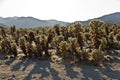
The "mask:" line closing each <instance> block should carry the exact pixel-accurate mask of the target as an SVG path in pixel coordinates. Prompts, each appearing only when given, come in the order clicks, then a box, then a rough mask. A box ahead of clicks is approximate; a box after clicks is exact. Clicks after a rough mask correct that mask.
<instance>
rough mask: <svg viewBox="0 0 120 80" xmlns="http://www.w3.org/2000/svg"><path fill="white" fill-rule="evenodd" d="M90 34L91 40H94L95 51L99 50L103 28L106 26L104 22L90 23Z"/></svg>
mask: <svg viewBox="0 0 120 80" xmlns="http://www.w3.org/2000/svg"><path fill="white" fill-rule="evenodd" d="M89 25H90V27H91V30H90V33H91V40H92V43H93V44H92V46H93V48H94V49H98V48H99V45H100V40H99V39H100V38H101V33H102V29H101V28H102V27H103V26H104V22H101V21H91V22H90V24H89Z"/></svg>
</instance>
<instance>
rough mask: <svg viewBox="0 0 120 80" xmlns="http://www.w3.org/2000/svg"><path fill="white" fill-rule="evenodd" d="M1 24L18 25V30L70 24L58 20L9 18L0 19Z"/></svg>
mask: <svg viewBox="0 0 120 80" xmlns="http://www.w3.org/2000/svg"><path fill="white" fill-rule="evenodd" d="M0 23H2V24H4V25H7V26H13V25H16V27H18V28H20V27H23V28H24V27H29V28H32V27H42V26H53V25H55V24H60V25H62V26H63V25H67V24H68V22H63V21H57V20H39V19H36V18H33V17H8V18H2V17H0Z"/></svg>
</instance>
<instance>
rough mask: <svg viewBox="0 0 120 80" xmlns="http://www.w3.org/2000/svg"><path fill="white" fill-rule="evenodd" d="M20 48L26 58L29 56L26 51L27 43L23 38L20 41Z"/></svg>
mask: <svg viewBox="0 0 120 80" xmlns="http://www.w3.org/2000/svg"><path fill="white" fill-rule="evenodd" d="M19 46H20V48H21V50H22V51H23V53H24V54H25V56H27V51H26V48H27V47H26V41H25V38H24V37H21V38H20V39H19Z"/></svg>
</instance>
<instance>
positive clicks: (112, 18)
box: [80, 12, 120, 24]
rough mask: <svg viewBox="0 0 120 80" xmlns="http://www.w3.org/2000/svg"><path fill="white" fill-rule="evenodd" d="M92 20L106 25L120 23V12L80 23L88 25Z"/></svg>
mask: <svg viewBox="0 0 120 80" xmlns="http://www.w3.org/2000/svg"><path fill="white" fill-rule="evenodd" d="M91 20H101V21H104V22H106V23H120V12H116V13H112V14H108V15H104V16H102V17H98V18H94V19H89V20H87V21H80V22H81V23H83V24H88V23H89V22H90V21H91Z"/></svg>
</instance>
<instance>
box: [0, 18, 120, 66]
mask: <svg viewBox="0 0 120 80" xmlns="http://www.w3.org/2000/svg"><path fill="white" fill-rule="evenodd" d="M51 49H54V50H56V53H55V54H56V55H58V54H59V55H60V57H62V58H63V59H65V60H66V59H71V56H73V57H75V59H77V61H78V62H82V61H83V62H84V61H85V62H94V63H96V64H98V63H101V62H102V61H104V56H105V55H106V54H107V51H108V50H113V49H120V25H119V24H108V23H104V22H103V21H99V20H94V21H91V22H90V23H89V24H88V25H83V24H81V23H79V22H74V23H71V24H69V25H67V26H61V25H59V24H56V25H54V26H53V27H39V28H16V26H15V25H14V26H11V27H10V28H6V29H5V28H1V29H0V53H2V54H6V55H9V54H11V55H13V56H14V57H17V56H18V53H19V50H21V51H22V53H23V54H24V55H25V57H28V58H38V59H42V58H43V57H45V58H50V56H51V53H50V52H49V50H51Z"/></svg>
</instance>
